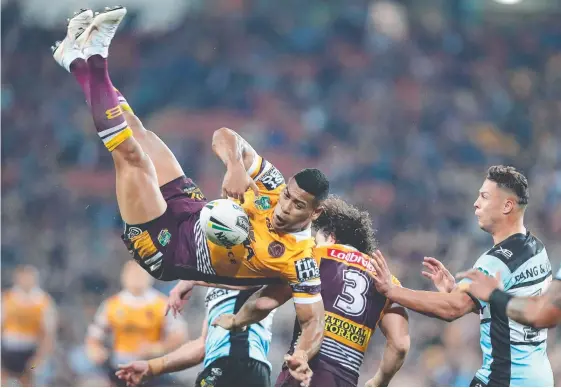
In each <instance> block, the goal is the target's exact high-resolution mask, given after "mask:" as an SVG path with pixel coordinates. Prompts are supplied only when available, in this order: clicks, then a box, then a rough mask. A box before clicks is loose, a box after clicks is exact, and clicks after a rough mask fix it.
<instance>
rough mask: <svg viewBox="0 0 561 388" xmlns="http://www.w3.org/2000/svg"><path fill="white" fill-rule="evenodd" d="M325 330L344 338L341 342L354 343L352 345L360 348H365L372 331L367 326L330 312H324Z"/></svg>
mask: <svg viewBox="0 0 561 388" xmlns="http://www.w3.org/2000/svg"><path fill="white" fill-rule="evenodd" d="M325 331H326V332H327V333H331V334H332V335H334V336H336V337H338V338H341V339H343V340H345V341H343V343H346V344H348V345H355V346H353V347H355V348H357V347H358V348H360V349H361V350H364V349H366V346H367V345H368V342H369V341H370V335H371V333H372V331H371V330H370V329H369V328H367V327H361V326H359V325H357V324H356V323H354V322H350V321H347V320H344V319H341V318H339V317H337V316H336V315H332V314H330V313H327V314H325ZM349 342H350V343H349Z"/></svg>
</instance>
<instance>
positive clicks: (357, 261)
mask: <svg viewBox="0 0 561 388" xmlns="http://www.w3.org/2000/svg"><path fill="white" fill-rule="evenodd" d="M314 255H315V256H319V257H321V259H322V263H325V265H328V264H327V263H329V262H337V263H341V264H342V265H343V266H345V267H353V268H356V269H359V270H362V271H374V266H373V265H372V263H371V262H370V256H368V255H367V254H365V253H363V252H360V251H359V250H357V249H356V248H354V247H352V246H349V245H342V244H329V245H320V246H316V247H315V248H314Z"/></svg>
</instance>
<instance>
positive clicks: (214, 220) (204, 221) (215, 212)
mask: <svg viewBox="0 0 561 388" xmlns="http://www.w3.org/2000/svg"><path fill="white" fill-rule="evenodd" d="M200 223H201V228H202V230H203V231H204V233H205V235H206V238H207V239H208V240H210V241H211V242H213V243H214V244H216V245H220V246H223V247H227V248H229V247H233V246H234V245H238V244H241V243H243V242H244V241H245V240H246V239H247V236H248V235H249V218H248V217H247V214H246V213H245V212H244V210H243V209H242V207H241V206H240V205H238V204H237V203H235V202H234V201H231V200H229V199H217V200H214V201H210V202H209V203H207V204H206V206H205V207H203V209H202V210H201V214H200Z"/></svg>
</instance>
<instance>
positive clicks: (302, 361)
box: [284, 352, 314, 387]
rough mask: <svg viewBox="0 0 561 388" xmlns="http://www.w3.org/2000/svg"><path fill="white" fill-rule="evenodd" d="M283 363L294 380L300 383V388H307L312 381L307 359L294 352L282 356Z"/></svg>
mask: <svg viewBox="0 0 561 388" xmlns="http://www.w3.org/2000/svg"><path fill="white" fill-rule="evenodd" d="M284 362H285V363H286V366H287V367H288V371H289V372H290V374H291V375H292V377H294V378H295V379H296V380H298V381H300V386H302V387H307V386H309V385H310V382H311V381H312V375H313V374H314V373H313V372H312V370H311V369H310V365H308V361H307V357H306V356H303V355H301V354H298V353H296V352H295V354H292V355H291V354H287V355H285V356H284Z"/></svg>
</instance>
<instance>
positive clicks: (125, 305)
mask: <svg viewBox="0 0 561 388" xmlns="http://www.w3.org/2000/svg"><path fill="white" fill-rule="evenodd" d="M121 283H122V285H123V290H122V291H120V292H119V293H117V294H115V295H113V296H111V297H109V298H107V299H106V300H104V301H103V303H102V304H101V306H100V307H99V309H98V311H97V313H96V315H95V320H94V322H93V323H92V324H91V325H90V327H89V328H88V334H87V337H86V351H87V354H88V357H89V359H90V360H91V361H92V362H93V363H94V364H95V365H98V366H104V367H106V368H108V369H109V370H108V372H109V378H110V379H111V381H112V382H113V383H115V384H116V385H117V386H124V384H121V383H122V381H121V380H119V379H117V378H116V376H115V371H116V370H117V369H118V365H119V364H123V363H127V362H130V361H134V360H141V359H144V358H150V357H155V356H160V355H162V354H165V353H167V352H169V351H172V350H174V349H176V348H178V347H179V346H181V344H183V343H184V342H185V340H186V339H187V330H186V325H185V322H184V321H183V320H181V319H173V318H172V317H171V316H164V311H165V308H166V300H167V298H166V296H165V295H164V294H162V293H160V292H158V291H157V290H155V289H154V288H152V287H151V285H152V278H151V277H150V276H149V275H148V274H147V273H146V272H145V271H144V270H143V269H142V268H140V266H139V265H138V264H137V263H136V262H134V261H132V260H129V261H127V262H126V263H125V265H124V266H123V270H122V272H121ZM109 338H110V339H111V345H110V347H109V348H107V347H106V345H105V344H106V343H107V340H108V339H109ZM153 383H156V384H157V385H160V386H169V385H170V383H171V381H170V380H169V379H156V380H155V381H154V382H153Z"/></svg>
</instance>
